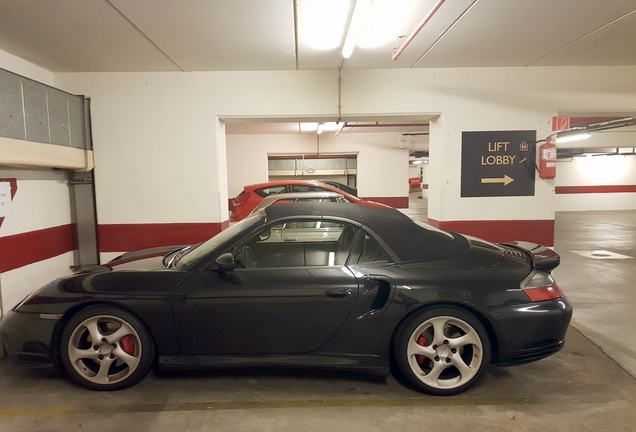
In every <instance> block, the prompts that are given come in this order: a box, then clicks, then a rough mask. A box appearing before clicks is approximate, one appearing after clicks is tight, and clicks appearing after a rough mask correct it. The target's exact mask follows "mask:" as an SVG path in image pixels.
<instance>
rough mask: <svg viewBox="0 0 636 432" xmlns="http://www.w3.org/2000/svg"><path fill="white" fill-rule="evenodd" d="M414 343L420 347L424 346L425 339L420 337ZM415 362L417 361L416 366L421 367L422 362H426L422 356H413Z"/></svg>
mask: <svg viewBox="0 0 636 432" xmlns="http://www.w3.org/2000/svg"><path fill="white" fill-rule="evenodd" d="M415 343H417V344H418V345H421V346H425V345H426V338H425V337H424V335H420V337H418V338H417V340H416V341H415ZM415 360H416V361H417V364H418V365H420V366H422V365H423V364H424V362H425V361H426V357H424V356H423V355H419V354H415Z"/></svg>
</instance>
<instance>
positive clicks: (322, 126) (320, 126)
mask: <svg viewBox="0 0 636 432" xmlns="http://www.w3.org/2000/svg"><path fill="white" fill-rule="evenodd" d="M324 127H325V124H324V123H319V124H318V129H316V133H317V134H318V135H320V134H321V133H322V130H323V129H324Z"/></svg>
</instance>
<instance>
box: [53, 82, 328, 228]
mask: <svg viewBox="0 0 636 432" xmlns="http://www.w3.org/2000/svg"><path fill="white" fill-rule="evenodd" d="M336 78H337V72H334V71H316V72H313V71H309V72H258V73H250V72H209V73H206V72H188V73H114V74H113V73H86V74H58V75H56V85H57V86H59V87H60V88H63V89H64V90H67V91H69V92H72V93H77V94H85V95H87V96H89V97H91V99H92V100H91V110H92V128H93V147H94V158H95V187H96V196H97V218H98V222H99V223H100V224H127V223H185V222H223V221H226V220H227V219H228V211H227V198H228V195H227V193H228V191H227V185H226V182H227V180H226V179H227V173H226V172H225V169H226V168H225V167H226V161H225V159H224V157H225V149H224V148H223V147H224V146H225V143H224V136H225V134H224V133H223V126H222V123H220V122H218V120H217V117H224V116H232V115H238V116H245V115H248V114H249V115H250V116H256V117H259V116H261V117H277V116H283V115H288V114H290V113H294V114H296V115H298V116H307V117H312V116H320V115H324V114H325V113H327V112H328V111H329V109H330V108H331V106H332V105H333V104H334V103H335V101H332V100H331V99H332V98H333V94H334V90H335V89H337V80H336ZM318 90H321V91H318ZM336 101H337V99H336ZM263 164H264V165H263V168H262V169H263V173H264V178H267V177H266V172H267V164H266V161H265V160H264V161H263ZM250 169H252V168H250Z"/></svg>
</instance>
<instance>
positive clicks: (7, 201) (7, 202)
mask: <svg viewBox="0 0 636 432" xmlns="http://www.w3.org/2000/svg"><path fill="white" fill-rule="evenodd" d="M10 207H11V184H10V183H9V182H0V218H3V217H6V216H8V215H9V208H10Z"/></svg>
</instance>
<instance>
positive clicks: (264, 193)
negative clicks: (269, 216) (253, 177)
mask: <svg viewBox="0 0 636 432" xmlns="http://www.w3.org/2000/svg"><path fill="white" fill-rule="evenodd" d="M254 192H255V193H256V195H258V196H261V197H263V198H265V197H268V196H270V195H275V194H279V193H285V192H287V186H285V185H282V186H271V187H265V188H261V189H255V190H254Z"/></svg>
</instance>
